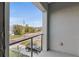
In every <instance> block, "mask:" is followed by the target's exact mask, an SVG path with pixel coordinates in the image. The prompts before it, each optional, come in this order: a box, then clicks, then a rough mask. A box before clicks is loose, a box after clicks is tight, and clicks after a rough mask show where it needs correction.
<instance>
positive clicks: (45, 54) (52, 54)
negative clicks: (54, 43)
mask: <svg viewBox="0 0 79 59" xmlns="http://www.w3.org/2000/svg"><path fill="white" fill-rule="evenodd" d="M34 57H76V56H75V55H71V54H67V53H62V52H57V51H42V52H41V53H40V54H39V55H34Z"/></svg>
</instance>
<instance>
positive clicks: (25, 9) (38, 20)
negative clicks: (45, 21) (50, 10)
mask: <svg viewBox="0 0 79 59" xmlns="http://www.w3.org/2000/svg"><path fill="white" fill-rule="evenodd" d="M14 24H23V25H24V24H29V25H30V26H33V27H40V26H42V12H41V11H40V10H39V9H38V8H37V7H36V6H35V5H33V4H32V3H31V2H11V3H10V26H12V25H14Z"/></svg>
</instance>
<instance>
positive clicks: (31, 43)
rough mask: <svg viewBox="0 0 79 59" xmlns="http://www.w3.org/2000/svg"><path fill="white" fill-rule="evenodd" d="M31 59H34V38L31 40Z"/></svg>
mask: <svg viewBox="0 0 79 59" xmlns="http://www.w3.org/2000/svg"><path fill="white" fill-rule="evenodd" d="M31 57H33V38H31Z"/></svg>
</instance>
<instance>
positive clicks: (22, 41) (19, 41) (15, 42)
mask: <svg viewBox="0 0 79 59" xmlns="http://www.w3.org/2000/svg"><path fill="white" fill-rule="evenodd" d="M38 36H41V51H42V39H43V34H39V35H34V36H32V37H28V38H25V39H22V40H19V41H16V42H12V43H9V46H11V45H14V44H17V43H20V42H23V41H25V40H29V39H31V48H30V49H31V57H33V49H34V48H33V38H35V37H38Z"/></svg>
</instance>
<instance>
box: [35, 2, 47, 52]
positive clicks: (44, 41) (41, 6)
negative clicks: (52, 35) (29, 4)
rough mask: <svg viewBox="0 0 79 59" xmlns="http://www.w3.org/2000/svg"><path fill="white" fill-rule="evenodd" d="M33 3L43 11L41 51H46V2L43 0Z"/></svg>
mask: <svg viewBox="0 0 79 59" xmlns="http://www.w3.org/2000/svg"><path fill="white" fill-rule="evenodd" d="M34 5H35V6H36V7H37V8H39V9H40V10H41V11H42V13H43V18H42V20H43V34H44V35H43V40H42V41H43V42H42V43H43V45H42V46H43V51H47V48H48V47H47V45H48V44H47V41H48V40H47V38H48V35H47V27H48V26H47V20H48V19H47V12H48V4H47V3H45V2H34Z"/></svg>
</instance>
